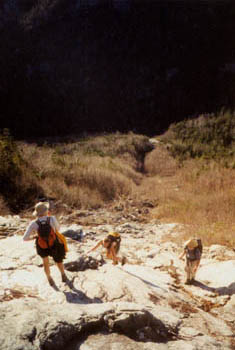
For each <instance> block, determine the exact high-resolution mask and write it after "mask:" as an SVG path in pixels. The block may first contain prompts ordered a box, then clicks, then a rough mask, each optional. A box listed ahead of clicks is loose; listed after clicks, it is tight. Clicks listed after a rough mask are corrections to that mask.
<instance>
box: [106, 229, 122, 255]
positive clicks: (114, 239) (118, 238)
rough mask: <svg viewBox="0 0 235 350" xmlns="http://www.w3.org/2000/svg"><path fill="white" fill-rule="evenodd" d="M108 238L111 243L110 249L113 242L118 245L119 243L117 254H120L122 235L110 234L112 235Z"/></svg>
mask: <svg viewBox="0 0 235 350" xmlns="http://www.w3.org/2000/svg"><path fill="white" fill-rule="evenodd" d="M107 238H108V239H109V241H110V245H109V247H108V248H110V247H111V244H112V243H113V242H116V243H117V247H116V252H118V251H119V249H120V243H121V236H120V234H119V233H117V232H110V233H109V234H108V236H107Z"/></svg>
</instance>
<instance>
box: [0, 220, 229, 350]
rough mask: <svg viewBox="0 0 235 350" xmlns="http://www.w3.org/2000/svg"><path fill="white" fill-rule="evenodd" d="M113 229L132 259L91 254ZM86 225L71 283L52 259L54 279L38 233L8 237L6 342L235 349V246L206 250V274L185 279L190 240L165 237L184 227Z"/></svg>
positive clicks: (1, 282) (5, 347) (0, 255)
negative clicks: (39, 250) (184, 243)
mask: <svg viewBox="0 0 235 350" xmlns="http://www.w3.org/2000/svg"><path fill="white" fill-rule="evenodd" d="M94 215H97V214H94ZM14 220H16V221H15V224H14ZM3 221H4V220H3V219H2V221H1V222H2V224H4V222H3ZM9 222H10V223H11V225H12V226H13V227H16V228H17V227H19V226H20V227H26V226H27V223H28V222H27V220H22V221H21V219H20V218H14V217H13V218H10V220H9V218H7V220H6V226H7V227H8V225H9ZM0 224H1V223H0ZM14 225H15V226H14ZM17 225H18V226H17ZM111 229H113V230H118V232H120V234H121V236H122V242H121V251H120V255H125V256H126V257H127V264H125V265H124V266H121V265H112V263H111V262H110V261H109V260H106V259H105V254H103V251H102V249H98V250H97V251H95V252H93V253H92V254H90V255H89V256H86V255H85V252H86V251H87V250H89V249H90V248H91V247H92V246H94V244H95V243H96V242H97V241H98V240H100V239H101V238H103V237H104V235H105V234H106V233H107V232H108V231H109V230H111ZM83 231H84V232H85V234H84V238H83V241H82V242H78V241H75V240H73V239H72V238H71V239H70V238H68V246H69V252H68V253H67V256H66V259H65V267H66V268H67V275H68V279H69V281H68V283H67V284H65V283H62V281H61V279H60V274H59V271H58V270H57V268H56V266H55V265H54V263H53V261H52V260H50V262H51V273H52V276H53V279H54V281H55V286H54V287H51V286H50V285H49V284H48V283H47V280H46V277H45V275H44V272H43V268H42V261H41V258H40V257H39V256H37V255H36V251H35V246H34V242H33V241H29V242H23V240H22V236H21V235H19V234H14V235H12V236H10V237H7V238H5V239H2V240H1V251H0V270H1V273H0V301H1V303H0V325H1V327H0V350H20V349H22V350H54V349H56V350H60V349H63V350H64V349H66V350H67V349H68V350H78V349H79V350H88V349H89V350H93V349H94V350H97V349H98V350H99V349H101V348H102V350H116V349H119V348H121V349H122V348H123V349H124V348H125V349H129V350H132V349H133V350H134V349H137V350H142V349H143V350H148V349H149V350H150V349H151V350H155V349H156V350H165V349H166V350H167V349H169V350H170V349H174V350H175V349H176V350H177V349H180V350H184V349H185V350H191V349H192V350H197V349H204V350H207V349H208V350H210V349H221V350H227V349H234V347H233V346H234V345H233V344H234V343H233V341H234V330H235V322H234V319H235V307H234V305H235V301H234V296H235V288H234V283H235V279H234V268H235V254H234V255H233V254H232V251H228V252H227V251H226V248H225V247H216V249H214V248H213V249H205V253H204V254H203V258H202V261H201V267H200V269H199V271H198V274H197V282H196V283H195V284H194V285H190V286H186V285H184V283H183V282H184V279H185V272H184V263H183V262H182V261H180V260H179V259H178V256H179V253H180V252H181V250H182V247H179V246H177V245H176V244H175V243H173V242H165V241H164V237H165V235H166V234H167V233H168V234H172V235H174V234H176V233H177V231H178V233H180V228H179V226H178V225H175V224H167V225H164V224H159V223H158V224H154V223H148V224H144V223H140V222H138V223H137V222H136V221H135V222H134V223H133V222H131V221H130V222H126V223H125V224H123V223H121V224H116V225H115V226H113V227H112V225H108V224H104V225H99V226H97V227H95V226H93V227H92V228H89V227H86V228H84V229H83ZM17 232H18V231H17ZM215 251H216V252H217V253H216V254H217V255H216V258H215V257H213V254H214V252H215ZM219 251H222V252H223V260H219V259H218V258H217V256H218V252H219ZM104 259H105V261H104ZM215 272H216V273H215Z"/></svg>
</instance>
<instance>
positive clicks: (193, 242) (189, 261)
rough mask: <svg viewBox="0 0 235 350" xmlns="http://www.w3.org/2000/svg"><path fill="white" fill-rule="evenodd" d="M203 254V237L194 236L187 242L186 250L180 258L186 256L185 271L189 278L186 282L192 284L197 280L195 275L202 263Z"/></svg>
mask: <svg viewBox="0 0 235 350" xmlns="http://www.w3.org/2000/svg"><path fill="white" fill-rule="evenodd" d="M201 255H202V242H201V239H197V238H192V239H189V240H188V241H187V242H185V244H184V251H183V252H182V254H181V255H180V256H179V259H183V257H184V256H186V265H185V271H186V274H187V278H186V281H185V284H192V283H193V282H194V281H195V275H196V272H197V269H198V267H199V264H200V260H201Z"/></svg>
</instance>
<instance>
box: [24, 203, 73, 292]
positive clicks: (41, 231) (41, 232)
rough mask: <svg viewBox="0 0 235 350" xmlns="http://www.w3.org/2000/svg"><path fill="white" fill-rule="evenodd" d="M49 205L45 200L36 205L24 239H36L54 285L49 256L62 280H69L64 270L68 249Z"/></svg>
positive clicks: (37, 246)
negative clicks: (51, 214) (50, 212)
mask: <svg viewBox="0 0 235 350" xmlns="http://www.w3.org/2000/svg"><path fill="white" fill-rule="evenodd" d="M48 210H49V205H48V203H45V202H39V203H37V204H36V205H35V210H34V212H33V215H34V216H36V220H33V221H31V222H30V224H29V225H28V227H27V229H26V231H25V233H24V236H23V240H24V241H29V240H31V239H36V240H35V245H36V251H37V254H38V255H39V256H40V257H41V258H42V261H43V267H44V271H45V274H46V276H47V279H48V282H49V284H50V285H51V286H53V285H54V284H55V283H54V280H53V279H52V277H51V274H50V265H49V256H51V257H52V258H53V260H54V261H55V263H56V265H57V267H58V269H59V271H60V273H61V278H62V282H67V276H66V274H65V271H64V265H63V259H64V258H65V255H66V251H67V250H68V248H67V245H66V241H65V239H64V238H62V237H61V236H63V235H61V234H60V233H59V223H58V221H57V220H56V218H55V217H54V216H50V214H49V211H48Z"/></svg>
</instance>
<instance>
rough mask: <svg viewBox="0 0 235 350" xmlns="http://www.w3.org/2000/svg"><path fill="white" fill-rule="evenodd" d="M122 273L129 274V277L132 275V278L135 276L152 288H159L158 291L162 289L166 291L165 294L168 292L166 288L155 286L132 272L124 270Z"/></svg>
mask: <svg viewBox="0 0 235 350" xmlns="http://www.w3.org/2000/svg"><path fill="white" fill-rule="evenodd" d="M122 271H124V272H126V273H128V275H131V276H133V277H136V278H138V279H139V280H141V281H142V282H144V283H146V284H148V285H149V286H151V287H154V288H158V289H161V290H164V291H165V292H167V290H166V289H164V288H162V287H159V286H157V285H156V284H154V283H152V282H149V281H147V280H145V279H143V278H142V277H140V276H137V275H135V274H134V273H132V272H129V271H126V270H122Z"/></svg>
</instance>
